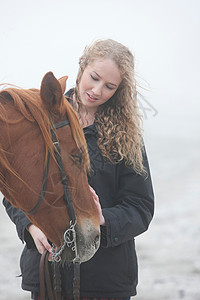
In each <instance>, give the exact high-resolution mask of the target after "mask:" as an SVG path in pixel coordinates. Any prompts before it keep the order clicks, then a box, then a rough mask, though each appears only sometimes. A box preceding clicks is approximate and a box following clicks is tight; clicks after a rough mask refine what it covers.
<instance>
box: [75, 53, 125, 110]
mask: <svg viewBox="0 0 200 300" xmlns="http://www.w3.org/2000/svg"><path fill="white" fill-rule="evenodd" d="M120 83H121V76H120V71H119V68H118V67H117V65H116V63H115V62H114V61H113V60H112V59H110V58H107V59H103V60H95V61H94V62H93V63H91V64H90V65H88V66H87V67H86V68H85V70H84V72H83V75H82V77H81V81H80V83H79V93H80V98H81V102H82V104H83V105H84V106H85V107H86V108H87V110H88V111H90V112H93V113H95V112H96V110H97V108H98V106H99V105H102V104H104V103H105V102H107V101H108V100H109V99H110V98H111V97H112V96H113V95H114V93H115V92H116V90H117V89H118V87H119V85H120Z"/></svg>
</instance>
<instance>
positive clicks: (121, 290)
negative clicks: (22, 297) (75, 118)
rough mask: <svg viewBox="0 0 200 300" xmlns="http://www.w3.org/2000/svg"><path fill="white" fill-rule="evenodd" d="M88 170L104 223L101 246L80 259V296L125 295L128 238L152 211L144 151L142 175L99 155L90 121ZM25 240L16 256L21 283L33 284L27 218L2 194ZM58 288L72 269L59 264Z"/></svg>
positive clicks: (133, 273) (132, 287) (131, 281)
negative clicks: (60, 275) (18, 262)
mask: <svg viewBox="0 0 200 300" xmlns="http://www.w3.org/2000/svg"><path fill="white" fill-rule="evenodd" d="M84 133H85V137H86V141H87V145H88V151H89V156H90V160H91V166H92V173H91V174H90V176H89V178H88V180H89V184H90V185H91V186H92V187H93V188H94V190H95V191H96V193H97V195H98V196H99V199H100V203H101V206H102V209H103V215H104V217H105V221H106V226H103V227H102V228H101V233H102V238H101V246H100V248H99V250H98V251H97V253H96V254H95V255H94V257H93V258H92V259H91V260H89V261H88V262H85V263H82V264H81V296H88V297H90V296H91V297H92V296H93V297H111V298H112V297H129V296H133V295H135V294H136V286H137V282H138V267H137V257H136V252H135V242H134V238H135V237H136V236H138V235H139V234H141V233H143V232H144V231H146V230H147V229H148V226H149V223H150V221H151V219H152V216H153V211H154V196H153V189H152V183H151V177H150V173H149V166H148V161H147V157H146V154H145V153H144V165H145V167H146V169H147V172H148V177H147V178H146V179H145V178H144V177H142V176H140V175H137V174H136V173H135V172H134V171H133V170H132V169H131V168H128V167H126V166H125V164H124V162H123V161H122V162H120V163H119V164H111V163H109V162H108V161H106V160H105V159H103V157H102V155H101V152H100V150H99V148H98V146H97V130H96V127H95V124H93V125H91V126H89V127H86V128H84ZM3 204H4V206H5V207H6V210H7V213H8V215H9V216H10V218H11V220H12V221H13V222H14V223H15V224H16V227H17V232H18V235H19V237H20V239H21V240H22V241H25V242H26V246H25V248H24V251H23V253H22V256H21V259H20V266H21V271H22V288H23V289H25V290H30V291H38V289H39V260H40V254H39V253H38V251H37V250H36V248H35V246H34V242H33V240H32V237H31V236H30V234H29V233H28V231H27V230H26V227H27V225H28V224H29V223H30V221H29V220H28V218H27V217H26V216H25V215H24V213H23V212H21V211H19V210H17V209H16V208H14V207H13V206H11V205H10V203H9V202H8V201H7V200H5V199H4V200H3ZM62 278H63V280H62V281H63V289H64V291H65V292H64V293H65V294H66V295H67V294H68V293H71V287H72V278H73V274H72V269H71V266H65V268H63V269H62Z"/></svg>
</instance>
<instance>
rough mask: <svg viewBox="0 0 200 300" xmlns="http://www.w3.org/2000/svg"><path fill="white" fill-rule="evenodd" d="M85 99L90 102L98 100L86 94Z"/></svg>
mask: <svg viewBox="0 0 200 300" xmlns="http://www.w3.org/2000/svg"><path fill="white" fill-rule="evenodd" d="M87 97H88V100H89V101H91V102H95V101H97V100H98V99H97V98H96V97H93V96H92V95H90V94H88V93H87Z"/></svg>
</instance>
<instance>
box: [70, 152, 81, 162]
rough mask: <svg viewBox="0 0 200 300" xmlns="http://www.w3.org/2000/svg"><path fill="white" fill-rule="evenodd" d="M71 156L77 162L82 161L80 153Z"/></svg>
mask: <svg viewBox="0 0 200 300" xmlns="http://www.w3.org/2000/svg"><path fill="white" fill-rule="evenodd" d="M71 158H72V160H73V161H74V162H75V163H77V164H81V163H82V156H81V155H80V154H79V155H78V154H71Z"/></svg>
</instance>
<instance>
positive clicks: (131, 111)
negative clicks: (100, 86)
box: [74, 39, 145, 174]
mask: <svg viewBox="0 0 200 300" xmlns="http://www.w3.org/2000/svg"><path fill="white" fill-rule="evenodd" d="M106 58H110V59H112V60H113V61H114V62H115V63H116V65H117V66H118V68H119V71H120V75H121V78H122V81H121V83H120V85H119V87H118V89H117V91H116V92H115V94H114V95H113V96H112V97H111V98H110V99H109V101H107V102H106V103H104V104H102V105H101V106H99V107H98V109H97V112H96V114H95V124H96V125H97V129H98V135H99V136H98V146H99V148H100V150H101V152H102V155H103V156H104V157H105V158H107V159H108V160H109V161H110V162H111V163H119V162H120V161H122V160H124V161H125V163H126V165H128V166H131V167H132V168H133V169H134V170H135V172H136V173H137V174H144V173H145V168H144V165H143V158H142V157H143V156H142V152H143V147H144V146H143V139H142V126H141V125H142V119H141V115H140V113H139V110H138V106H137V90H136V80H135V74H134V56H133V54H132V53H131V51H130V50H129V49H128V48H127V47H125V46H124V45H122V44H121V43H119V42H116V41H114V40H112V39H107V40H96V41H95V42H93V43H92V44H91V45H90V46H87V47H86V48H85V50H84V52H83V55H82V56H81V57H80V60H79V66H80V67H79V71H78V75H77V80H76V87H75V91H74V93H75V100H76V102H77V103H78V107H79V109H80V106H81V99H80V96H79V83H80V81H81V77H82V74H83V72H84V70H85V68H86V67H87V66H88V65H90V64H91V63H93V62H94V61H95V60H99V59H106ZM79 109H78V111H79Z"/></svg>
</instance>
